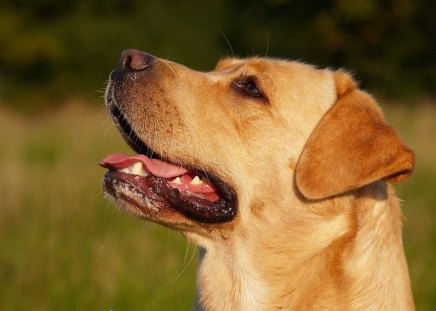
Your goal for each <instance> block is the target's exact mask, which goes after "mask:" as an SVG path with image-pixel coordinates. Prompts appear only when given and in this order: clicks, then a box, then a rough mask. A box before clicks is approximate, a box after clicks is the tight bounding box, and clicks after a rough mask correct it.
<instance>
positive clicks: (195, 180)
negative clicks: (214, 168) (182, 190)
mask: <svg viewBox="0 0 436 311" xmlns="http://www.w3.org/2000/svg"><path fill="white" fill-rule="evenodd" d="M202 183H203V181H202V180H201V179H200V177H198V176H195V177H194V179H193V180H191V182H190V184H193V185H200V184H202Z"/></svg>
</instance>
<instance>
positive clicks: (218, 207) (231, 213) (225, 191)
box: [105, 104, 237, 223]
mask: <svg viewBox="0 0 436 311" xmlns="http://www.w3.org/2000/svg"><path fill="white" fill-rule="evenodd" d="M109 111H110V113H111V115H112V118H113V120H114V122H115V124H116V126H117V128H118V129H119V131H120V132H121V134H122V136H123V138H124V139H125V140H126V142H127V143H128V145H129V146H130V147H131V148H132V149H133V150H134V151H135V152H137V153H139V154H144V155H146V156H147V157H149V158H156V159H162V157H161V156H160V155H159V154H157V153H156V152H154V150H153V149H151V148H150V147H148V146H147V144H145V143H144V142H143V141H142V140H141V139H140V138H139V137H138V136H137V135H136V133H135V131H134V130H133V128H132V126H131V125H130V123H129V122H128V120H127V118H126V117H125V115H124V114H123V113H122V111H121V110H120V109H119V108H118V107H117V106H116V105H114V104H110V105H109ZM186 168H187V169H189V170H191V171H194V172H196V173H198V175H201V176H207V179H208V180H209V181H210V182H212V183H213V184H214V185H215V186H216V187H217V189H218V193H219V195H220V197H221V199H220V200H218V201H216V202H213V203H211V204H206V201H204V202H203V204H202V203H201V202H198V201H195V200H194V201H187V200H185V199H183V198H182V195H181V193H180V192H179V190H177V189H174V191H172V192H171V195H170V197H169V203H170V205H171V206H172V208H174V209H176V210H178V211H180V212H181V213H182V214H184V215H185V216H188V217H189V218H191V219H194V220H197V221H200V222H203V223H224V222H228V221H231V220H232V219H233V218H234V217H235V215H236V206H237V196H236V194H235V192H234V191H233V189H232V188H231V187H230V186H229V185H228V184H227V183H225V182H224V181H222V180H221V179H220V178H218V177H217V176H215V175H214V174H212V173H210V172H205V171H202V170H199V169H197V168H193V167H189V166H188V167H186ZM109 173H111V172H109ZM109 173H108V174H107V175H106V176H105V177H106V178H108V177H110V178H114V177H115V176H116V175H114V174H112V173H111V174H109ZM124 177H125V176H124ZM106 178H105V179H106ZM156 179H159V180H160V179H161V178H159V177H156ZM163 180H164V179H162V181H163ZM162 181H160V182H162ZM157 192H158V191H157ZM157 194H158V195H159V193H157ZM180 202H182V203H183V204H180ZM178 203H179V204H178Z"/></svg>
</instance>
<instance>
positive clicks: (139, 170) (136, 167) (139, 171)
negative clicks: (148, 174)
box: [130, 162, 145, 176]
mask: <svg viewBox="0 0 436 311" xmlns="http://www.w3.org/2000/svg"><path fill="white" fill-rule="evenodd" d="M130 170H131V172H132V174H135V175H140V176H145V172H144V169H143V167H142V162H135V163H133V164H132V165H131V166H130Z"/></svg>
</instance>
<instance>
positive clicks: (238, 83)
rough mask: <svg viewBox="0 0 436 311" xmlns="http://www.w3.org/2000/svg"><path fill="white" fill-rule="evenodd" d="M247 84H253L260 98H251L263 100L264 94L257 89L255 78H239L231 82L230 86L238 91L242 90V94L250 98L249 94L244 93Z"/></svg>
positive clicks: (257, 84)
mask: <svg viewBox="0 0 436 311" xmlns="http://www.w3.org/2000/svg"><path fill="white" fill-rule="evenodd" d="M249 83H253V84H254V86H255V87H256V89H257V90H258V92H259V94H260V96H253V97H258V98H263V97H264V94H263V92H262V90H261V88H260V87H259V83H258V79H257V78H256V77H255V76H241V77H239V78H238V79H236V80H234V81H233V82H232V86H233V87H235V88H237V89H239V90H242V91H243V92H244V94H246V95H248V96H250V94H247V93H246V92H245V87H246V86H247V85H248V84H249Z"/></svg>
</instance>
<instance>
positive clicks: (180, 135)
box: [114, 58, 414, 311]
mask: <svg viewBox="0 0 436 311" xmlns="http://www.w3.org/2000/svg"><path fill="white" fill-rule="evenodd" d="M147 70H150V72H149V73H148V74H147V75H146V76H145V75H144V76H141V73H138V74H136V75H135V76H132V77H131V79H130V80H129V81H128V82H126V83H125V85H124V86H123V88H122V89H121V88H119V89H118V90H117V91H116V92H115V93H114V97H115V100H116V101H117V103H118V104H119V105H120V106H121V108H122V110H123V112H124V113H125V115H126V117H127V118H128V119H129V122H130V123H131V124H132V127H133V128H134V130H135V132H136V133H137V134H138V135H139V136H140V137H141V139H142V140H144V141H145V142H146V143H147V144H148V145H149V146H150V147H151V148H153V149H154V150H155V151H156V152H158V153H159V154H160V155H162V156H164V157H165V158H166V159H168V160H171V161H172V162H173V163H176V164H179V165H189V166H193V165H195V166H197V167H199V168H201V169H204V170H205V171H208V172H211V173H214V174H215V175H216V176H218V177H220V178H221V179H222V180H224V181H225V182H226V183H228V184H229V185H230V186H231V187H232V188H233V189H234V190H235V192H236V193H237V196H238V200H237V202H238V206H237V207H238V212H237V216H236V218H235V219H234V220H233V221H231V222H230V223H227V224H217V225H205V224H201V223H198V222H195V221H192V220H190V219H188V218H186V217H184V216H182V215H181V214H177V213H169V212H165V213H163V214H162V215H161V216H156V215H154V216H153V217H149V215H146V214H145V215H142V216H143V217H149V218H152V219H153V220H154V221H158V222H160V223H164V224H166V225H168V226H170V227H172V228H174V229H177V230H180V231H182V232H183V233H184V234H185V235H186V236H187V237H188V238H189V239H190V240H191V241H193V242H195V243H197V244H198V245H200V246H201V247H202V251H201V253H202V255H201V259H200V263H199V268H198V275H197V291H198V299H197V301H196V302H195V303H194V308H195V309H197V310H217V311H224V310H250V311H255V310H299V311H300V310H359V311H360V310H413V309H414V304H413V300H412V294H411V289H410V284H409V283H410V282H409V276H408V270H407V264H406V261H405V257H404V252H403V246H402V239H401V218H402V216H401V211H400V206H399V203H398V200H397V199H396V197H395V194H394V191H393V189H392V188H391V186H390V185H388V184H387V181H393V180H400V179H405V178H407V177H408V176H409V175H410V173H411V172H412V170H413V154H412V153H411V151H410V150H409V149H407V148H406V147H405V146H404V145H403V142H402V141H401V139H400V138H399V136H398V134H396V133H395V132H394V131H392V130H391V128H390V127H389V126H388V125H387V124H385V121H384V119H383V117H382V116H381V112H380V110H379V108H378V106H377V104H376V103H375V101H374V100H373V99H372V98H371V97H370V96H369V95H367V94H366V93H364V92H362V91H360V90H359V89H358V88H357V86H356V85H355V83H354V82H353V80H352V78H351V77H350V76H349V75H347V74H346V73H344V72H342V71H339V72H335V71H332V70H329V69H317V68H315V67H313V66H309V65H306V64H302V63H299V62H289V61H285V60H276V59H263V58H250V59H225V60H223V61H221V62H220V63H219V64H218V65H217V67H216V69H215V70H214V71H212V72H208V73H203V72H197V71H193V70H191V69H189V68H186V67H184V66H182V65H179V64H175V63H173V62H169V61H165V60H161V59H158V60H156V61H155V63H154V64H153V68H149V69H147ZM241 76H252V77H255V78H256V81H257V83H258V87H259V89H260V91H261V93H262V94H263V95H264V96H265V98H263V99H259V98H250V97H249V96H245V95H244V94H240V92H238V91H237V90H235V89H234V88H232V81H234V80H235V79H237V78H238V77H241ZM356 102H358V103H359V104H358V105H356ZM339 103H340V105H341V107H343V108H340V109H339V108H337V107H339ZM337 104H338V105H337ZM335 107H336V108H337V109H336V108H335ZM342 109H346V110H347V113H346V114H345V115H343V114H341V113H337V110H340V111H343V110H342ZM362 110H363V111H366V113H362ZM321 120H322V121H321ZM374 120H376V121H377V122H375V123H374ZM341 124H344V126H341ZM345 124H348V125H350V124H358V125H359V127H358V128H357V129H356V128H353V127H352V126H351V125H350V126H351V127H350V126H345ZM379 126H383V127H384V128H385V129H386V131H385V132H386V133H387V134H386V133H385V132H383V133H381V132H377V130H378V129H379ZM350 128H352V129H354V130H350ZM362 133H364V135H365V137H366V138H365V137H363V138H362V136H361V134H362ZM374 133H376V134H377V135H385V134H386V135H387V136H386V137H385V136H383V137H381V139H378V140H373V138H372V136H371V135H373V134H374ZM374 135H375V134H374ZM331 137H336V138H337V140H334V139H330V138H331ZM374 139H375V138H374ZM373 141H376V142H377V144H378V145H377V146H376V148H375V149H374V146H370V144H371V143H372V142H373ZM368 144H369V145H368ZM350 146H351V147H352V148H353V149H352V150H351V149H350V148H351V147H350ZM356 148H357V149H356ZM326 150H328V151H329V152H326ZM374 150H376V151H377V152H376V154H372V153H374ZM378 152H380V153H378ZM377 155H378V156H377ZM384 155H386V156H387V157H389V159H388V160H386V158H385V157H384ZM348 156H352V157H353V158H352V159H351V160H350V159H349V158H347V157H348ZM323 160H325V161H323ZM315 161H316V162H315ZM313 163H317V165H312V164H313ZM344 163H348V164H350V163H352V165H351V164H350V165H348V166H344V165H343V164H344ZM398 176H400V177H401V178H397V177H398ZM124 204H125V202H124ZM156 217H157V218H156Z"/></svg>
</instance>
